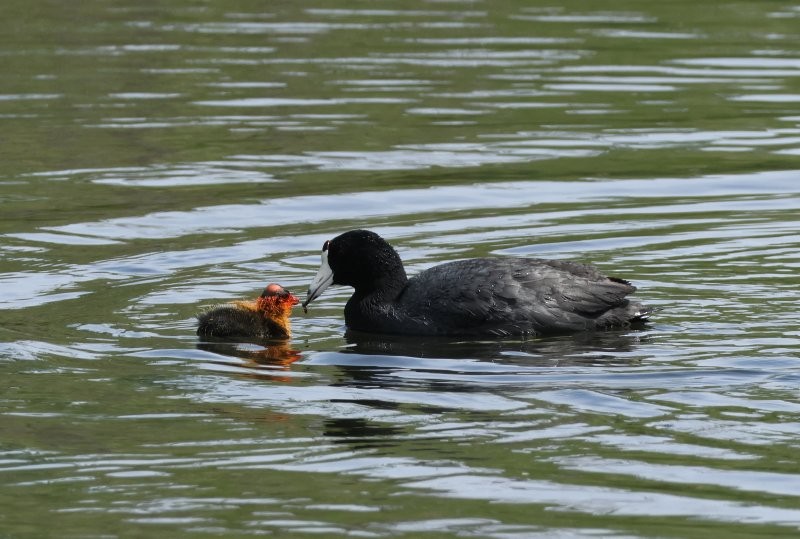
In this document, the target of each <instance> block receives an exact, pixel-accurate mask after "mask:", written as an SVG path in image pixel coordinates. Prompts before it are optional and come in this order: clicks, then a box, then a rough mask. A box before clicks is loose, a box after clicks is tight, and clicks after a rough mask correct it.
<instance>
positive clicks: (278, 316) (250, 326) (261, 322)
mask: <svg viewBox="0 0 800 539" xmlns="http://www.w3.org/2000/svg"><path fill="white" fill-rule="evenodd" d="M298 303H300V300H299V299H297V297H296V296H295V295H294V294H292V293H290V292H289V291H288V290H286V289H285V288H283V287H282V286H281V285H279V284H275V283H272V284H269V285H267V287H266V288H265V289H264V291H263V292H262V293H261V295H260V296H259V297H258V298H256V299H255V300H237V301H233V302H231V303H225V304H222V305H216V306H214V307H211V308H210V309H208V310H207V311H205V312H202V313H200V314H199V315H197V320H198V322H199V324H198V327H197V334H198V335H200V336H202V337H216V338H223V339H236V338H244V339H258V340H267V339H288V338H289V337H291V335H292V330H291V322H290V321H289V315H290V314H291V312H292V307H293V306H294V305H297V304H298Z"/></svg>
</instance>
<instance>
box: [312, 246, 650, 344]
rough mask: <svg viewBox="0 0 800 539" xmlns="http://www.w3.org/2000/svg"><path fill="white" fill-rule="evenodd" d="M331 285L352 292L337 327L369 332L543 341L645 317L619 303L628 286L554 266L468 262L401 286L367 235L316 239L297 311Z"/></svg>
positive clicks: (391, 254) (635, 306) (585, 269)
mask: <svg viewBox="0 0 800 539" xmlns="http://www.w3.org/2000/svg"><path fill="white" fill-rule="evenodd" d="M331 284H340V285H347V286H352V287H353V288H354V289H355V291H354V292H353V295H352V297H351V298H350V299H349V300H348V302H347V305H346V306H345V308H344V318H345V323H346V324H347V327H348V328H350V329H352V330H356V331H365V332H372V333H394V334H406V335H450V336H482V335H483V336H489V335H495V336H505V335H546V334H558V333H571V332H578V331H587V330H595V329H609V328H614V327H628V326H630V325H631V324H634V323H637V322H638V323H641V322H643V321H644V320H647V318H648V317H649V316H650V314H651V313H652V309H651V308H650V307H648V306H645V305H642V304H641V303H636V302H632V301H630V300H628V299H627V298H626V296H627V295H628V294H630V293H632V292H634V291H635V290H636V287H634V286H633V285H631V284H630V283H629V282H628V281H625V280H623V279H618V278H615V277H606V276H605V275H603V274H601V273H600V272H599V271H598V270H597V268H595V267H594V266H591V265H584V264H579V263H577V262H568V261H563V260H544V259H539V258H510V257H509V258H473V259H468V260H458V261H455V262H448V263H445V264H441V265H438V266H434V267H432V268H430V269H427V270H425V271H423V272H421V273H419V274H418V275H417V276H415V277H413V278H411V279H409V278H408V277H407V276H406V272H405V269H404V268H403V262H402V261H401V260H400V257H399V256H398V254H397V252H396V251H395V250H394V249H393V248H392V246H391V245H389V244H388V243H387V242H386V241H385V240H384V239H383V238H381V237H380V236H378V235H377V234H375V233H374V232H370V231H368V230H351V231H350V232H345V233H344V234H342V235H340V236H337V237H336V238H334V239H332V240H329V241H326V242H325V244H324V245H323V246H322V265H321V266H320V269H319V272H318V273H317V275H316V277H315V278H314V280H313V282H312V283H311V285H310V286H309V288H308V296H307V297H306V300H305V301H304V302H303V308H306V307H307V306H308V304H309V303H311V302H312V301H313V300H314V299H316V298H317V297H318V296H319V295H320V294H322V292H323V291H324V290H325V289H326V288H327V287H328V286H330V285H331Z"/></svg>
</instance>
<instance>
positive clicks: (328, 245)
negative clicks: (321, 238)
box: [322, 240, 331, 253]
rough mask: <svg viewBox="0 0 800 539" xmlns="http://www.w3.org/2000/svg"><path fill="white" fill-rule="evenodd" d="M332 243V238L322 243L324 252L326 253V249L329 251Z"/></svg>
mask: <svg viewBox="0 0 800 539" xmlns="http://www.w3.org/2000/svg"><path fill="white" fill-rule="evenodd" d="M330 245H331V240H327V241H326V242H325V243H323V244H322V252H323V253H324V252H325V251H327V250H328V247H330Z"/></svg>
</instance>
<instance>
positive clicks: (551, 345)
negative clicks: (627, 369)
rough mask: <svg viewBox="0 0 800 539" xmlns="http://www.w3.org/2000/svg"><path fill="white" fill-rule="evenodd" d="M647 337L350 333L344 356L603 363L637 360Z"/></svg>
mask: <svg viewBox="0 0 800 539" xmlns="http://www.w3.org/2000/svg"><path fill="white" fill-rule="evenodd" d="M648 335H649V334H648V333H647V332H645V331H635V330H631V329H626V330H620V331H602V332H587V333H578V334H573V335H560V336H553V337H542V338H494V339H490V340H477V339H476V340H465V339H463V338H460V339H453V338H447V337H424V338H421V337H409V336H403V335H380V334H371V333H361V332H356V331H350V330H348V331H347V332H346V333H345V340H346V341H347V343H348V345H349V346H348V347H347V348H346V349H344V350H342V352H343V353H347V354H361V355H365V356H404V357H413V358H420V359H437V358H438V359H448V360H458V359H469V360H473V361H490V362H493V363H501V364H506V365H520V366H553V365H582V366H587V365H593V364H597V365H603V366H609V365H613V364H621V365H625V364H630V363H631V362H635V360H634V359H632V358H631V352H633V351H635V349H636V348H637V347H638V346H639V345H641V344H642V343H643V342H646V341H647V339H648Z"/></svg>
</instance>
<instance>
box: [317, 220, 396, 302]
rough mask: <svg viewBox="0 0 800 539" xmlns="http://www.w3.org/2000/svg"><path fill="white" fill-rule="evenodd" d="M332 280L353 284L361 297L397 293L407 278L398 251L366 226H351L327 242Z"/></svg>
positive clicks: (387, 297)
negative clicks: (352, 228) (353, 228)
mask: <svg viewBox="0 0 800 539" xmlns="http://www.w3.org/2000/svg"><path fill="white" fill-rule="evenodd" d="M327 248H328V264H329V265H330V268H331V270H332V271H333V282H334V284H341V285H347V286H352V287H353V288H355V291H356V295H357V296H360V297H364V296H369V295H377V296H380V297H382V298H384V299H386V300H390V299H392V298H394V297H395V296H397V294H399V293H400V291H401V290H402V289H403V287H404V286H405V285H406V281H408V277H406V270H405V268H403V262H402V261H401V260H400V256H399V255H398V254H397V251H395V250H394V248H392V246H391V245H389V244H388V243H386V240H384V239H383V238H381V237H380V236H378V235H377V234H375V233H374V232H370V231H369V230H351V231H349V232H345V233H344V234H342V235H340V236H337V237H335V238H334V239H332V240H331V241H330V242H328V244H327Z"/></svg>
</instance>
